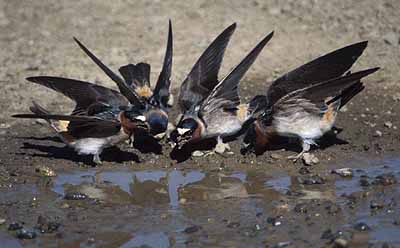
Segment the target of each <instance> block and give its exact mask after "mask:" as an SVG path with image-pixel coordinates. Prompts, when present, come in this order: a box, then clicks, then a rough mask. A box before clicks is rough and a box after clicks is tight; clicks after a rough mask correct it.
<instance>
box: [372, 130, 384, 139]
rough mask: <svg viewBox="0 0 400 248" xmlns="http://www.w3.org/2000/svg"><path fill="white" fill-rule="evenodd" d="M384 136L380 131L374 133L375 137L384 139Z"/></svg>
mask: <svg viewBox="0 0 400 248" xmlns="http://www.w3.org/2000/svg"><path fill="white" fill-rule="evenodd" d="M382 135H383V134H382V132H381V131H379V130H376V131H375V133H374V137H382Z"/></svg>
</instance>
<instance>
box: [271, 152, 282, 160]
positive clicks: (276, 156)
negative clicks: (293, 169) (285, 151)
mask: <svg viewBox="0 0 400 248" xmlns="http://www.w3.org/2000/svg"><path fill="white" fill-rule="evenodd" d="M270 157H271V158H272V159H275V160H279V159H282V156H281V155H279V154H278V153H271V155H270Z"/></svg>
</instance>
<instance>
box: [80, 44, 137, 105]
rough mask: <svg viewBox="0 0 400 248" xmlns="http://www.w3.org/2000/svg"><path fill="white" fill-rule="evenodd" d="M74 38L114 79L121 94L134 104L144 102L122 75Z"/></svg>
mask: <svg viewBox="0 0 400 248" xmlns="http://www.w3.org/2000/svg"><path fill="white" fill-rule="evenodd" d="M74 40H75V42H76V43H77V44H78V45H79V47H80V48H81V49H82V50H83V51H84V52H85V53H86V55H87V56H89V58H91V59H92V60H93V62H94V63H95V64H96V65H97V66H98V67H100V69H101V70H103V71H104V73H105V74H107V76H108V77H110V78H111V80H113V81H114V82H115V83H116V84H117V86H118V88H119V91H120V92H121V94H122V95H124V96H125V97H126V98H127V99H128V100H129V102H130V103H132V104H134V105H139V104H142V102H141V101H140V98H139V96H138V95H137V94H136V92H135V91H134V90H133V89H132V88H131V87H129V85H127V83H126V82H125V81H124V80H123V79H122V78H121V77H120V76H118V75H117V74H116V73H114V72H113V71H112V70H111V69H110V68H108V67H107V66H106V65H105V64H104V63H103V62H101V60H100V59H98V58H97V57H96V56H95V55H94V54H93V53H92V52H91V51H89V49H87V48H86V47H85V46H84V45H83V44H82V43H81V42H80V41H79V40H78V39H77V38H75V37H74Z"/></svg>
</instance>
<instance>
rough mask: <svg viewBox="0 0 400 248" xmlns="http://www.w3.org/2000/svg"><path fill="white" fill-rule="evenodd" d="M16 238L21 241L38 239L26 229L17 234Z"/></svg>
mask: <svg viewBox="0 0 400 248" xmlns="http://www.w3.org/2000/svg"><path fill="white" fill-rule="evenodd" d="M16 236H17V238H19V239H34V238H36V233H35V232H32V231H28V230H25V229H20V230H18V231H17V232H16Z"/></svg>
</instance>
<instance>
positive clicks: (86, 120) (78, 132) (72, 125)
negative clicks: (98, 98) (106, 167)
mask: <svg viewBox="0 0 400 248" xmlns="http://www.w3.org/2000/svg"><path fill="white" fill-rule="evenodd" d="M13 117H16V118H34V119H36V118H39V119H45V120H63V121H69V124H68V133H69V134H71V135H72V136H73V137H75V138H104V137H109V136H111V135H115V134H117V133H118V132H119V131H120V129H121V124H120V123H119V121H117V120H116V119H110V120H106V119H102V118H98V117H94V116H75V115H47V114H46V115H38V114H18V115H13Z"/></svg>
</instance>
